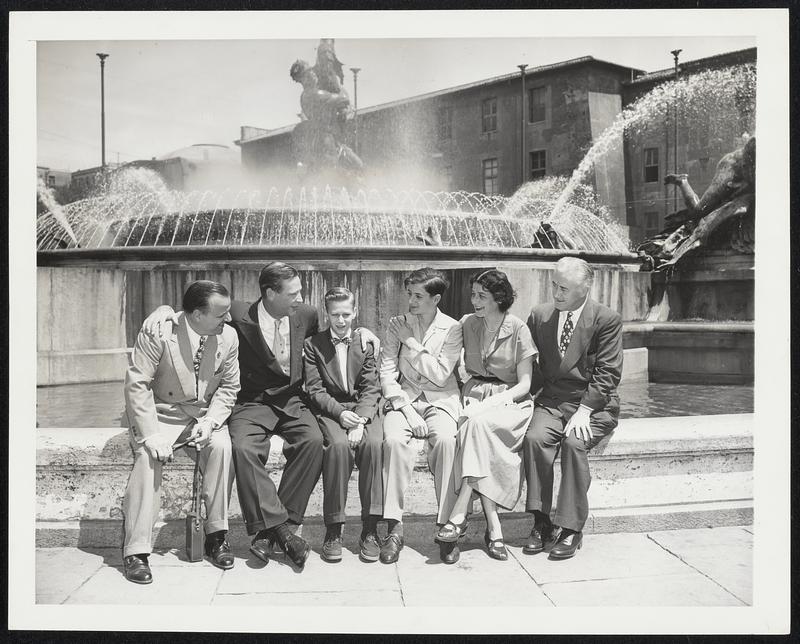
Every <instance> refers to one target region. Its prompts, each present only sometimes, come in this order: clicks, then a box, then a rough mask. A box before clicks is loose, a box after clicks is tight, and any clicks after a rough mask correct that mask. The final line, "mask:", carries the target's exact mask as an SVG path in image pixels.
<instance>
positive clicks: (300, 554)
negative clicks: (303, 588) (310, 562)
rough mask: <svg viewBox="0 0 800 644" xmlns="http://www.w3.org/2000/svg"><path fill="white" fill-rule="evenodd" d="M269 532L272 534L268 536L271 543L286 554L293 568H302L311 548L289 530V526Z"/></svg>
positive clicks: (279, 527) (283, 524)
mask: <svg viewBox="0 0 800 644" xmlns="http://www.w3.org/2000/svg"><path fill="white" fill-rule="evenodd" d="M270 532H271V533H272V534H271V535H270V538H271V540H272V542H273V543H277V544H278V547H279V548H280V549H281V550H283V552H284V553H286V556H287V557H289V559H291V561H292V563H293V564H294V565H295V566H297V567H298V568H302V567H303V566H304V565H305V563H306V559H308V555H309V554H311V546H309V545H308V543H307V542H306V540H305V539H303V537H298V536H297V535H296V534H294V533H293V532H292V531H291V530H289V526H288V525H287V524H285V523H282V524H281V525H279V526H276V527H275V528H273V529H272V530H271V531H270Z"/></svg>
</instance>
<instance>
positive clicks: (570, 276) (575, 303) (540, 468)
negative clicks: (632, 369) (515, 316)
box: [522, 257, 622, 559]
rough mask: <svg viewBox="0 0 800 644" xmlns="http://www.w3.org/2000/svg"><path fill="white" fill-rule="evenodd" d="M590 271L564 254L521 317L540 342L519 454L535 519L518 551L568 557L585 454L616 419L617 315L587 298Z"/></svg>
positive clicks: (583, 495) (577, 527) (580, 518)
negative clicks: (543, 298) (541, 300)
mask: <svg viewBox="0 0 800 644" xmlns="http://www.w3.org/2000/svg"><path fill="white" fill-rule="evenodd" d="M593 277H594V271H593V270H592V267H591V266H590V265H589V264H587V263H586V262H585V261H583V260H582V259H577V258H574V257H564V258H562V259H560V260H559V261H558V263H557V264H556V268H555V272H554V275H553V303H552V304H544V305H540V306H537V307H535V308H534V309H533V312H532V313H531V315H530V318H529V319H528V326H529V328H530V330H531V335H532V336H533V341H534V343H535V344H536V346H537V347H538V348H539V366H538V368H537V369H536V372H535V373H534V376H533V381H532V385H531V392H532V393H536V392H537V391H539V390H540V389H541V390H540V391H539V393H538V395H537V396H536V400H535V408H534V413H533V418H532V420H531V423H530V426H529V427H528V432H527V434H526V435H525V439H524V441H523V447H522V454H523V460H524V462H525V476H526V479H527V484H528V496H527V500H526V510H527V511H528V512H532V513H533V514H534V526H533V529H532V530H531V534H530V537H529V538H528V541H527V543H526V544H525V546H524V548H523V551H524V552H525V553H527V554H536V553H538V552H542V551H543V550H544V549H545V547H546V545H548V544H553V545H552V548H551V549H550V558H551V559H568V558H570V557H573V556H574V555H575V553H576V552H577V550H578V549H579V548H580V547H581V544H582V540H583V533H582V530H583V526H584V524H585V523H586V519H587V518H588V516H589V502H588V499H587V492H588V490H589V484H590V483H591V480H592V479H591V475H590V473H589V460H588V457H587V453H588V451H589V450H590V449H592V448H593V447H595V446H596V445H597V444H598V443H599V442H600V441H601V440H603V439H604V438H606V437H608V436H610V434H611V433H612V432H613V430H614V428H615V427H616V426H617V419H618V417H619V396H618V395H617V385H619V381H620V377H621V375H622V319H621V318H620V315H619V314H618V313H617V312H616V311H613V310H612V309H610V308H608V307H606V306H603V305H602V304H599V303H597V302H595V301H593V300H592V299H591V298H589V297H588V294H589V289H590V288H591V285H592V281H593ZM559 449H560V451H561V487H560V489H559V492H558V501H557V504H556V514H555V517H554V523H555V526H556V527H560V530H555V528H554V526H553V523H551V520H550V510H551V505H552V499H553V463H554V461H555V458H556V456H557V455H558V452H559Z"/></svg>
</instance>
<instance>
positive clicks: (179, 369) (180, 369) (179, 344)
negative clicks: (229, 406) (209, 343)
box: [167, 315, 197, 398]
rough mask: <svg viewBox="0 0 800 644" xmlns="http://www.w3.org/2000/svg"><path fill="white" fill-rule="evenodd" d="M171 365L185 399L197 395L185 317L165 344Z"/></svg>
mask: <svg viewBox="0 0 800 644" xmlns="http://www.w3.org/2000/svg"><path fill="white" fill-rule="evenodd" d="M167 346H168V347H169V352H170V356H171V357H172V365H173V366H174V367H175V373H176V375H177V376H178V380H179V381H180V383H181V388H182V389H183V394H184V396H185V397H186V398H194V397H195V395H196V393H197V382H196V378H195V375H194V356H193V355H192V345H191V342H189V332H188V331H187V330H186V316H185V315H181V316H180V319H179V320H178V328H177V329H176V330H175V331H174V332H173V334H172V337H171V338H170V339H169V341H168V342H167Z"/></svg>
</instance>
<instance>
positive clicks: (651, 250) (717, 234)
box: [637, 137, 756, 270]
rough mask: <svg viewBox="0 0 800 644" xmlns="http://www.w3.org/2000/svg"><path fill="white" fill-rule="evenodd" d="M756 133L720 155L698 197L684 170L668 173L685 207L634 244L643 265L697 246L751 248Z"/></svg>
mask: <svg viewBox="0 0 800 644" xmlns="http://www.w3.org/2000/svg"><path fill="white" fill-rule="evenodd" d="M755 175H756V139H755V137H750V138H749V139H748V140H747V142H746V143H745V144H744V146H743V147H741V148H739V149H738V150H735V151H733V152H730V153H729V154H726V155H725V156H723V157H722V158H721V159H720V161H719V163H718V164H717V170H716V172H715V174H714V178H713V179H712V180H711V185H710V186H709V187H708V189H707V190H706V191H705V192H704V193H703V196H702V197H699V198H698V196H697V195H696V194H695V192H694V190H692V188H691V186H690V185H689V181H688V176H687V175H685V174H670V175H667V176H666V177H665V178H664V183H665V184H668V185H670V184H671V185H674V186H676V188H677V189H679V190H680V191H681V194H682V195H683V200H684V203H685V204H686V208H685V209H684V210H680V211H678V212H676V213H673V214H671V215H668V216H667V219H666V224H667V226H666V228H665V229H664V230H663V231H662V232H660V233H659V234H658V235H656V236H655V237H653V238H652V239H648V240H646V241H645V242H644V243H642V244H641V245H640V246H639V247H638V248H637V252H638V253H639V256H640V258H642V260H643V262H644V263H643V266H642V270H661V269H664V268H668V267H670V266H674V265H675V264H676V263H677V262H678V261H679V260H680V259H681V258H682V257H683V256H684V255H686V253H688V252H689V251H692V250H694V249H696V248H699V247H700V246H706V247H707V248H712V249H733V250H736V251H738V252H741V253H752V252H753V243H754V238H755V225H754V224H755V185H756V183H755Z"/></svg>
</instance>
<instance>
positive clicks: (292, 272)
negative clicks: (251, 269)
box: [258, 262, 298, 297]
mask: <svg viewBox="0 0 800 644" xmlns="http://www.w3.org/2000/svg"><path fill="white" fill-rule="evenodd" d="M297 275H298V273H297V269H296V268H295V267H294V266H289V264H284V263H283V262H270V263H269V264H267V265H266V266H265V267H264V268H262V269H261V274H260V275H259V276H258V288H259V289H260V290H261V297H265V296H266V294H267V289H268V288H271V289H272V290H273V291H276V292H278V293H280V291H281V289H282V288H283V285H282V284H281V282H284V281H285V280H290V279H293V278H295V277H297Z"/></svg>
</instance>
